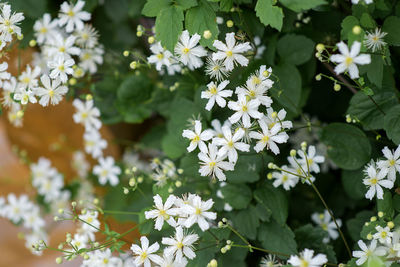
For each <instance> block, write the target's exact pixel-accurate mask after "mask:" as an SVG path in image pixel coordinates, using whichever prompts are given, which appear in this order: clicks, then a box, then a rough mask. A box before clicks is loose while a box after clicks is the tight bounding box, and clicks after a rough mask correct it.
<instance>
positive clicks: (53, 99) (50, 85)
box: [35, 74, 68, 107]
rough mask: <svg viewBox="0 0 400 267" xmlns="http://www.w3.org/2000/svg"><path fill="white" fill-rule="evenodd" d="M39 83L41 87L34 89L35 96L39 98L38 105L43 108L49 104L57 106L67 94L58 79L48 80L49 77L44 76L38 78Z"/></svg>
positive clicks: (65, 88) (66, 90)
mask: <svg viewBox="0 0 400 267" xmlns="http://www.w3.org/2000/svg"><path fill="white" fill-rule="evenodd" d="M40 81H41V82H42V85H43V87H38V88H35V94H36V95H37V96H39V97H40V100H39V104H40V105H42V106H43V107H45V106H47V105H48V104H49V102H50V104H52V105H57V104H58V103H60V101H61V100H62V98H63V96H64V95H65V94H66V93H67V92H68V87H66V86H64V85H61V81H60V79H58V78H57V79H54V80H50V78H49V76H47V75H46V74H45V75H42V77H40Z"/></svg>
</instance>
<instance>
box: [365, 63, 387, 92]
mask: <svg viewBox="0 0 400 267" xmlns="http://www.w3.org/2000/svg"><path fill="white" fill-rule="evenodd" d="M367 77H368V80H369V81H370V82H371V83H373V84H375V85H376V86H377V87H378V88H381V87H382V79H383V58H382V56H380V55H371V63H370V64H368V65H367Z"/></svg>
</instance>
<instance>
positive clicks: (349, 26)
mask: <svg viewBox="0 0 400 267" xmlns="http://www.w3.org/2000/svg"><path fill="white" fill-rule="evenodd" d="M357 25H360V22H359V21H358V19H357V18H356V17H354V16H347V17H346V18H345V19H344V20H343V21H342V24H341V26H342V30H341V32H340V35H341V36H342V38H341V39H342V40H348V45H349V46H351V44H352V43H353V42H354V41H359V42H362V39H363V38H364V31H363V30H362V29H361V33H360V34H354V33H353V27H354V26H357Z"/></svg>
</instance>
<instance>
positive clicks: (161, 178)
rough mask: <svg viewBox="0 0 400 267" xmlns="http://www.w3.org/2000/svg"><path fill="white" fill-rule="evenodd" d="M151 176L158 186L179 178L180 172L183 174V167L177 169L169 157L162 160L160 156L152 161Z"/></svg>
mask: <svg viewBox="0 0 400 267" xmlns="http://www.w3.org/2000/svg"><path fill="white" fill-rule="evenodd" d="M150 166H151V169H152V170H153V171H152V173H151V178H152V179H153V180H154V181H155V182H156V185H157V186H160V187H162V186H164V185H165V184H166V183H167V181H169V180H171V181H174V180H177V179H178V174H182V172H183V170H182V169H177V168H176V166H175V164H174V162H173V161H171V160H169V159H164V160H163V161H160V159H158V158H154V159H153V160H152V162H151V165H150Z"/></svg>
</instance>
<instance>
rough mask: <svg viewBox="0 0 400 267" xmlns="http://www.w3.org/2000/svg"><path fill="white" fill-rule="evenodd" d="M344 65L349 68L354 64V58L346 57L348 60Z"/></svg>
mask: <svg viewBox="0 0 400 267" xmlns="http://www.w3.org/2000/svg"><path fill="white" fill-rule="evenodd" d="M344 63H345V64H346V66H349V65H350V64H351V63H353V58H352V57H346V59H345V60H344Z"/></svg>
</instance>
